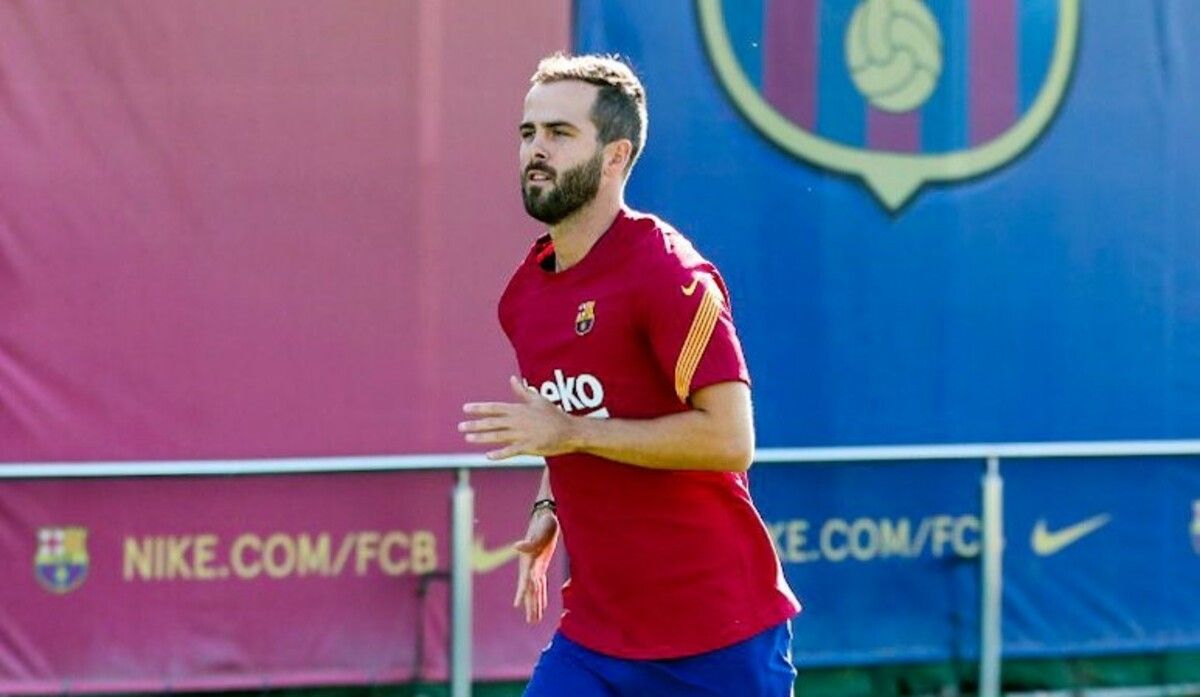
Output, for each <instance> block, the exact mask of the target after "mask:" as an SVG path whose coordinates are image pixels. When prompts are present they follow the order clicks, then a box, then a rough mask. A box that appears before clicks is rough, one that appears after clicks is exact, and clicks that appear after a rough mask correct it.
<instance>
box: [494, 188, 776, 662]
mask: <svg viewBox="0 0 1200 697" xmlns="http://www.w3.org/2000/svg"><path fill="white" fill-rule="evenodd" d="M552 254H553V246H552V243H551V241H550V239H549V237H548V236H546V237H543V238H542V239H540V240H538V241H537V243H536V244H535V245H534V247H533V249H532V250H531V251H530V253H529V255H528V257H526V259H525V260H524V261H523V262H522V264H521V265H520V266H519V267H518V268H517V270H516V272H515V273H514V275H513V277H512V279H511V280H510V281H509V284H508V287H507V288H506V289H505V291H504V295H503V296H502V297H501V299H500V323H501V325H502V326H503V327H504V331H505V333H506V334H507V335H508V338H509V341H511V342H512V345H513V348H514V349H515V350H516V353H517V361H518V363H519V365H520V369H521V374H522V375H523V376H524V379H525V381H526V382H527V383H528V384H529V385H531V386H533V387H534V388H536V389H537V390H538V392H540V393H541V394H542V396H544V397H546V398H547V399H549V400H550V401H552V402H554V403H555V404H556V405H558V406H559V407H560V408H561V409H563V410H564V411H566V412H567V413H569V414H574V415H579V416H589V417H596V418H608V417H612V418H625V419H644V418H652V417H657V416H663V415H666V414H673V413H676V412H682V411H687V410H688V409H690V408H691V407H690V406H689V404H688V401H687V400H688V397H689V395H690V394H691V393H693V392H695V391H696V390H698V389H700V388H702V387H705V386H707V385H712V384H715V383H719V382H726V381H731V380H741V381H743V382H747V383H748V382H749V375H748V373H747V371H746V363H745V359H744V358H743V356H742V350H741V346H740V344H739V342H738V339H737V334H736V332H735V330H734V327H733V320H732V316H731V314H730V310H729V295H728V292H727V291H726V289H725V286H724V283H723V282H722V281H721V278H720V276H719V275H718V273H717V270H716V268H715V267H714V266H713V265H712V264H711V263H709V262H708V261H706V260H705V259H704V258H702V257H701V256H700V255H699V254H698V253H697V252H696V250H695V249H694V248H693V247H692V245H691V243H690V242H688V241H687V240H686V239H684V237H683V236H682V235H680V234H679V233H678V232H676V231H675V230H673V229H672V228H671V227H670V226H669V225H667V224H666V223H664V222H663V221H661V220H659V219H657V218H655V217H653V216H649V215H645V214H641V213H637V212H634V211H630V210H628V209H625V210H622V211H621V212H620V213H619V214H618V215H617V218H616V220H615V221H614V222H613V224H612V226H611V227H610V228H609V229H608V231H607V232H605V234H604V235H603V236H602V237H601V238H600V239H599V240H598V241H597V242H596V244H595V245H594V246H593V247H592V248H591V250H589V252H588V253H587V255H586V256H584V258H583V259H581V260H580V261H579V262H578V263H577V264H576V265H574V266H572V267H571V268H569V269H566V270H565V271H562V272H559V273H554V272H553V258H552ZM544 266H549V269H550V270H547V269H546V268H544ZM546 460H547V465H548V466H549V468H550V486H551V489H552V490H553V491H554V496H555V499H556V500H557V502H558V517H559V521H560V523H561V526H562V534H563V542H564V545H565V546H566V549H567V552H568V557H569V563H570V579H569V580H568V581H567V583H566V585H564V586H563V608H564V610H563V616H562V624H561V631H562V633H563V634H564V635H566V636H567V637H568V638H569V639H571V640H572V641H575V642H577V643H579V644H581V645H583V646H586V647H588V648H590V649H592V650H593V651H597V652H600V653H603V654H607V655H610V656H616V657H621V658H633V659H662V658H675V657H680V656H690V655H695V654H698V653H704V652H706V651H711V650H714V649H718V648H721V647H724V646H728V645H730V644H733V643H736V642H738V641H741V640H743V639H746V638H749V637H750V636H752V635H754V634H757V633H758V632H760V631H762V630H765V629H767V628H769V627H771V626H774V625H776V624H778V623H780V622H782V621H784V620H785V619H787V618H789V617H792V616H793V615H795V614H796V612H797V611H798V610H799V603H797V602H796V598H795V596H793V595H792V592H791V590H790V589H789V588H788V586H787V583H786V581H785V580H784V578H783V572H782V570H781V568H780V565H779V558H778V556H777V555H776V553H775V547H774V545H773V543H772V540H771V536H770V534H769V533H768V531H767V529H766V526H765V525H764V524H763V522H762V519H761V518H760V517H759V515H758V512H757V511H756V510H755V508H754V505H753V503H752V502H751V500H750V492H749V485H748V479H747V477H746V475H745V474H744V473H735V472H703V471H667V470H653V469H647V468H644V467H635V466H632V465H626V464H622V463H618V462H614V461H611V460H606V459H604V458H601V457H596V456H594V455H588V454H571V455H561V456H557V457H549V458H546Z"/></svg>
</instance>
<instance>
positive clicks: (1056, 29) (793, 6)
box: [696, 0, 1080, 210]
mask: <svg viewBox="0 0 1200 697" xmlns="http://www.w3.org/2000/svg"><path fill="white" fill-rule="evenodd" d="M696 5H697V14H698V16H699V21H700V30H701V33H702V34H703V38H704V44H705V46H706V48H707V50H708V54H709V56H710V58H711V64H712V66H713V70H714V71H715V73H716V75H717V78H718V79H719V81H720V82H721V84H722V85H723V86H724V87H725V90H726V91H727V92H728V93H729V96H730V98H731V99H732V100H733V101H734V103H736V104H737V106H738V108H739V109H740V110H741V112H742V113H743V114H744V115H745V117H746V119H747V120H749V121H750V123H752V124H753V125H754V126H755V128H757V129H758V130H759V131H760V132H761V133H762V134H763V136H764V137H766V138H767V139H769V140H771V141H772V142H774V143H775V144H776V145H778V146H779V147H781V148H783V149H784V150H786V151H788V152H790V153H792V154H793V155H795V156H797V157H799V158H801V159H803V160H806V161H807V162H810V163H812V164H814V165H816V166H818V167H821V168H824V169H828V170H832V171H835V172H841V173H845V174H851V175H855V176H858V177H860V178H861V179H862V181H863V182H864V183H865V184H866V186H867V187H868V188H869V189H870V190H871V191H872V192H873V193H874V194H875V196H876V197H877V198H878V199H879V201H880V202H881V203H882V204H883V205H884V206H885V207H887V208H888V209H890V210H896V209H898V208H900V207H901V206H902V205H904V203H905V202H906V201H907V200H908V199H909V198H910V197H912V196H913V194H915V193H916V192H917V190H918V189H920V187H921V186H922V185H923V184H924V183H926V182H934V181H941V182H953V181H957V180H963V179H968V178H971V177H977V176H979V175H981V174H984V173H986V172H989V171H991V170H994V169H996V168H998V167H1000V166H1002V165H1004V164H1005V163H1007V162H1010V161H1012V160H1013V159H1014V158H1016V157H1017V156H1018V155H1019V154H1020V153H1021V152H1023V151H1024V150H1025V149H1026V148H1027V147H1028V146H1029V145H1030V144H1031V143H1033V141H1034V140H1036V139H1037V137H1038V136H1039V135H1040V134H1041V133H1042V131H1044V130H1045V128H1046V127H1047V126H1048V125H1049V123H1050V122H1051V120H1052V119H1053V117H1054V114H1055V113H1056V112H1057V110H1058V107H1059V105H1060V104H1061V102H1062V99H1063V95H1064V93H1065V92H1066V89H1067V85H1068V83H1069V80H1070V75H1071V69H1072V65H1073V63H1074V61H1075V48H1076V44H1077V42H1078V36H1079V12H1080V8H1079V6H1080V1H1079V0H696Z"/></svg>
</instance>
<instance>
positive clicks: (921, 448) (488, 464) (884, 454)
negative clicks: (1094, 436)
mask: <svg viewBox="0 0 1200 697" xmlns="http://www.w3.org/2000/svg"><path fill="white" fill-rule="evenodd" d="M1169 455H1200V440H1149V441H1096V442H1087V441H1080V442H1061V443H976V444H964V445H900V446H858V447H844V448H840V447H839V448H764V449H761V450H759V451H757V452H756V453H755V462H756V463H772V464H785V463H793V464H805V463H808V464H812V463H834V462H900V461H913V460H965V461H972V460H974V461H979V462H981V463H983V465H984V473H983V476H982V477H981V480H980V501H981V507H982V519H983V520H982V540H983V553H982V555H981V556H982V558H981V564H982V573H981V574H980V579H981V580H980V583H981V586H982V588H981V591H982V592H981V598H982V607H981V608H980V609H981V622H980V625H981V629H980V647H979V648H980V660H979V694H980V696H981V697H999V695H1000V658H1001V655H1000V649H1001V638H1002V632H1001V626H1000V618H1001V612H1000V611H1001V599H1002V590H1003V587H1002V584H1003V567H1002V563H1003V557H1002V536H1003V530H1004V519H1003V515H1004V493H1003V492H1004V489H1003V480H1002V478H1001V474H1000V462H1001V460H1009V459H1028V458H1093V457H1154V456H1169ZM541 465H542V460H541V458H531V457H522V458H513V459H512V460H508V461H506V462H504V463H497V462H492V461H490V460H488V459H486V458H484V457H483V456H482V455H469V454H447V455H436V454H433V455H396V456H356V457H322V458H278V459H256V460H176V461H143V462H57V463H55V462H36V463H32V462H30V463H26V462H19V463H7V464H5V463H0V479H62V478H103V477H130V476H135V477H149V476H163V477H186V476H193V477H194V476H215V475H245V474H302V473H335V472H369V471H403V470H446V469H452V470H456V478H455V484H454V488H453V490H452V492H451V501H452V507H451V511H452V512H451V515H452V521H451V551H452V552H451V571H450V574H451V599H452V607H451V631H452V636H451V650H450V664H451V667H450V689H451V696H452V697H470V695H471V617H472V607H471V604H472V596H471V589H472V577H473V574H472V572H471V567H470V556H471V554H470V550H471V542H472V536H473V530H472V524H473V521H474V518H475V513H474V508H475V494H474V491H473V490H472V489H471V484H470V471H471V470H472V469H496V468H508V467H538V466H541Z"/></svg>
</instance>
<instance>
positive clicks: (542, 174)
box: [520, 80, 604, 225]
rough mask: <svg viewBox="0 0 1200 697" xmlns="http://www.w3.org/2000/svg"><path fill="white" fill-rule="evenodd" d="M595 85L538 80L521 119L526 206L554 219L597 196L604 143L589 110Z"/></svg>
mask: <svg viewBox="0 0 1200 697" xmlns="http://www.w3.org/2000/svg"><path fill="white" fill-rule="evenodd" d="M597 92H598V88H597V87H596V86H595V85H591V84H588V83H586V82H579V81H575V80H563V81H560V82H552V83H549V84H545V85H534V86H533V89H531V90H529V94H528V95H526V97H525V113H524V116H523V118H522V119H521V129H520V130H521V198H522V199H523V200H524V202H525V211H526V212H527V213H529V215H531V216H533V217H534V218H536V219H538V220H540V221H542V222H543V223H546V224H547V225H554V224H556V223H559V222H561V221H562V220H564V219H565V218H566V217H567V216H569V215H571V214H572V213H574V212H575V211H577V210H579V209H580V208H582V207H583V206H585V205H587V204H588V203H590V202H591V201H592V199H594V198H595V197H596V192H597V191H599V189H600V182H601V179H602V174H603V159H604V148H602V147H600V145H599V143H597V142H596V126H595V125H594V124H593V123H592V120H591V117H590V112H591V109H592V104H593V102H595V101H596V93H597Z"/></svg>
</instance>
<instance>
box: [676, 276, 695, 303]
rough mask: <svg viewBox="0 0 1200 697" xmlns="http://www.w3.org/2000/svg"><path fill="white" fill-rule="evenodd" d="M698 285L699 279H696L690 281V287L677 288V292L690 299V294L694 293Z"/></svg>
mask: <svg viewBox="0 0 1200 697" xmlns="http://www.w3.org/2000/svg"><path fill="white" fill-rule="evenodd" d="M698 285H700V278H699V277H696V278H693V279H692V284H691V285H690V286H679V290H682V291H683V294H684V295H686V296H688V297H689V298H690V297H692V293H695V292H696V286H698Z"/></svg>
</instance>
